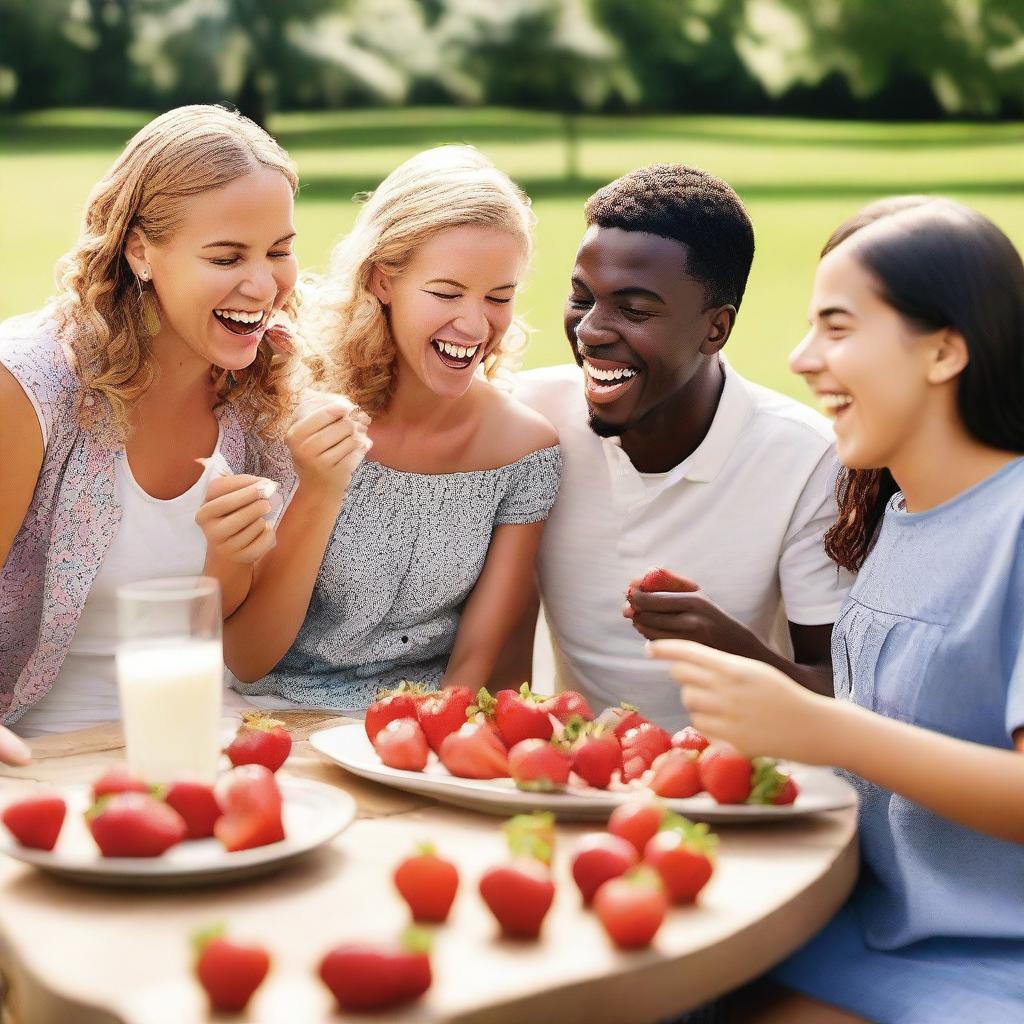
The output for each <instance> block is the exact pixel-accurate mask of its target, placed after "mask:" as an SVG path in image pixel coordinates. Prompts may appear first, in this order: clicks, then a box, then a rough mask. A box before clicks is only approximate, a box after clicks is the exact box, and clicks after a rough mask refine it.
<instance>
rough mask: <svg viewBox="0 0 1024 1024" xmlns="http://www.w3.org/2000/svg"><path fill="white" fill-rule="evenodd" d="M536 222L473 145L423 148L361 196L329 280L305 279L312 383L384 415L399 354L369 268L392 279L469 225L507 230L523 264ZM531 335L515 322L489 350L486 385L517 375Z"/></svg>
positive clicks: (303, 322)
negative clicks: (439, 240)
mask: <svg viewBox="0 0 1024 1024" xmlns="http://www.w3.org/2000/svg"><path fill="white" fill-rule="evenodd" d="M535 223H536V217H535V216H534V213H533V210H532V209H531V208H530V200H529V199H528V198H527V196H526V194H525V193H524V192H523V191H522V190H521V189H520V188H519V187H518V186H516V185H515V184H514V183H513V182H512V180H511V179H510V178H509V177H508V175H506V174H504V173H503V172H502V171H499V170H498V169H497V168H496V167H495V166H494V164H492V163H491V161H490V160H488V159H487V157H485V156H484V155H483V154H482V153H480V152H478V151H477V150H476V149H474V148H473V147H472V146H439V147H437V148H436V149H428V150H426V151H424V152H422V153H418V154H417V155H416V156H414V157H412V158H411V159H409V160H407V161H406V162H405V163H404V164H402V165H401V166H400V167H397V168H396V169H395V170H394V171H392V172H391V174H389V175H388V176H387V177H386V178H385V179H384V181H382V182H381V184H380V186H379V187H378V188H377V190H376V191H375V192H372V193H369V194H368V195H367V197H366V205H365V206H364V207H363V208H362V210H360V212H359V216H358V217H357V218H356V222H355V225H354V226H353V228H352V231H351V232H350V233H349V234H348V235H346V236H345V237H344V238H343V239H342V240H341V241H340V242H339V243H338V244H337V245H336V246H335V248H334V251H333V252H332V253H331V260H330V265H329V268H328V270H327V273H326V275H324V276H322V277H319V278H308V279H307V280H306V283H305V286H304V289H303V302H302V311H301V314H300V317H299V332H300V335H301V337H302V339H303V347H304V349H305V350H306V351H307V352H308V353H309V355H308V357H307V365H308V368H309V371H310V373H311V376H312V379H313V381H314V382H315V383H316V384H317V386H319V387H323V388H326V389H328V390H331V391H337V392H340V393H341V394H344V395H347V396H348V397H349V398H351V399H352V401H354V402H356V403H357V404H358V405H361V406H362V407H363V408H364V409H366V410H367V411H369V412H378V411H380V410H382V409H384V408H386V407H387V405H388V402H389V400H390V398H391V395H392V394H393V393H394V388H395V369H396V363H397V358H398V357H397V351H396V348H395V343H394V339H393V338H392V336H391V328H390V325H389V322H388V318H387V314H386V312H385V309H384V307H383V306H382V304H381V302H380V300H379V299H378V298H377V297H376V296H375V295H374V294H373V292H372V291H371V290H370V277H371V274H372V272H373V269H374V267H377V268H378V269H379V270H380V271H381V272H382V273H384V274H385V275H387V276H389V277H394V276H398V275H399V274H401V273H402V272H403V271H404V270H406V269H407V268H408V266H409V264H410V262H411V261H412V259H413V257H414V256H415V254H416V251H417V250H418V249H419V247H420V246H421V245H423V243H424V242H426V241H428V240H429V239H431V238H433V237H434V236H435V235H437V234H439V233H440V232H442V231H447V230H448V229H449V228H456V227H465V226H467V225H472V226H480V227H491V228H496V229H498V230H501V231H507V232H508V233H509V234H511V235H513V236H515V237H516V238H518V239H519V240H520V241H521V242H522V244H523V248H524V253H525V256H526V259H527V260H529V257H530V252H531V249H532V247H533V228H534V224H535ZM527 335H528V329H527V327H526V325H525V323H524V322H523V321H522V320H520V319H519V318H514V319H513V321H512V323H511V325H510V326H509V329H508V330H507V331H506V332H505V334H504V335H503V336H502V337H500V338H496V339H495V340H494V341H493V342H491V343H490V345H489V348H488V350H487V351H486V352H485V353H484V358H483V361H482V364H481V365H482V366H483V370H484V374H485V376H486V377H487V379H488V380H491V381H496V380H498V379H500V378H503V377H507V376H509V375H510V374H511V372H512V371H513V370H514V369H516V367H517V366H518V365H519V361H520V357H521V354H522V350H523V349H524V348H525V347H526V340H527Z"/></svg>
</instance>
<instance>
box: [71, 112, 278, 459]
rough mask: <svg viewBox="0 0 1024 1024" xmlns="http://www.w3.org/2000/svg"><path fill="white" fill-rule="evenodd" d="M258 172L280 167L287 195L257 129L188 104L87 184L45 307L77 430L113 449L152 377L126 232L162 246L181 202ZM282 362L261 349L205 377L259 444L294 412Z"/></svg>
mask: <svg viewBox="0 0 1024 1024" xmlns="http://www.w3.org/2000/svg"><path fill="white" fill-rule="evenodd" d="M261 166H262V167H269V168H272V169H274V170H278V171H280V172H281V173H282V174H283V175H284V176H285V178H286V179H287V180H288V183H289V184H290V185H291V188H292V193H293V194H294V192H295V190H296V189H297V188H298V174H297V172H296V169H295V165H294V164H293V163H292V160H291V158H290V157H289V156H288V154H287V153H286V152H285V151H284V150H283V149H282V148H281V147H280V146H279V145H278V144H277V143H276V142H275V141H274V140H273V139H272V138H271V137H270V136H269V135H268V134H267V133H266V132H265V131H264V130H263V129H262V128H260V127H259V126H258V125H257V124H255V123H254V122H253V121H250V120H249V119H248V118H246V117H243V116H242V115H241V114H238V113H235V112H233V111H230V110H227V109H225V108H223V107H219V106H207V105H193V106H186V107H178V108H177V109H175V110H170V111H168V112H167V113H166V114H162V115H161V116H160V117H158V118H156V119H155V120H153V121H150V122H149V124H147V125H146V126H145V127H144V128H142V129H141V130H140V131H139V132H138V133H137V134H136V135H135V136H134V137H133V138H132V139H131V140H130V141H129V143H128V145H127V146H126V147H125V149H124V151H123V152H122V153H121V155H120V156H119V157H118V158H117V160H116V161H115V162H114V164H113V166H112V167H111V168H110V170H109V171H107V173H106V175H105V176H104V177H103V178H102V179H101V180H100V181H99V182H98V183H97V184H96V186H95V187H94V188H93V190H92V192H91V194H90V195H89V199H88V201H87V203H86V208H85V216H84V219H83V223H82V230H81V233H80V234H79V237H78V241H77V242H76V243H75V245H74V247H73V248H72V249H71V251H70V252H68V253H67V255H65V256H64V257H63V258H62V259H61V261H60V262H59V263H58V265H57V289H58V290H57V294H56V296H55V298H54V300H53V305H54V312H55V313H56V316H57V323H58V330H59V333H60V337H61V340H62V343H63V345H64V347H65V351H66V352H67V354H68V359H69V362H70V364H71V366H72V367H73V369H74V370H75V372H76V374H77V375H78V377H79V379H80V381H81V384H82V389H81V394H80V397H79V403H78V420H79V423H80V424H81V426H82V427H83V428H84V429H87V430H89V431H90V432H92V433H93V434H95V435H96V436H98V437H100V438H102V439H104V440H106V441H107V442H109V443H111V444H117V443H123V441H124V440H125V438H126V437H127V436H128V433H129V413H130V409H131V406H132V404H133V403H134V402H136V401H137V400H138V399H139V397H140V396H141V395H142V394H143V393H144V392H145V391H146V389H147V388H149V387H150V385H151V384H152V383H153V381H154V379H155V377H156V365H155V362H154V359H153V356H152V351H151V344H150V334H149V332H148V331H147V330H146V327H145V325H144V322H143V302H142V293H141V291H140V284H139V282H138V281H137V279H136V278H135V275H134V274H133V273H132V270H131V268H130V266H129V265H128V261H127V259H126V258H125V243H126V241H127V239H128V235H129V232H131V230H132V229H133V228H138V229H139V230H141V231H142V233H143V234H144V235H145V236H146V237H147V238H148V239H149V240H150V241H152V242H155V243H157V244H159V243H161V242H163V241H166V240H167V239H168V238H170V237H171V236H172V235H173V233H174V232H175V230H176V229H177V228H178V226H179V225H180V223H181V221H182V219H183V216H184V211H185V208H186V206H187V204H188V202H189V200H190V198H191V197H193V196H196V195H199V194H200V193H203V192H207V191H209V190H210V189H216V188H222V187H224V186H225V185H228V184H230V183H231V182H232V181H235V180H236V179H238V178H241V177H243V176H244V175H246V174H249V173H251V172H252V171H254V170H257V169H258V168H259V167H261ZM295 308H296V300H295V298H294V295H293V296H291V297H290V298H289V300H288V302H287V303H286V304H285V307H284V309H283V310H282V314H283V316H284V317H286V318H287V317H291V316H293V315H294V313H295ZM292 362H295V363H297V362H298V361H297V360H291V359H289V358H288V357H287V356H282V355H280V354H276V353H275V352H274V351H273V350H272V349H271V347H270V345H269V343H268V341H264V342H263V343H261V344H260V346H259V348H258V350H257V354H256V358H255V360H254V361H253V363H252V364H251V365H250V366H248V367H247V368H246V369H244V370H240V371H236V372H234V373H233V374H227V373H224V372H223V371H221V370H220V368H218V367H214V368H213V370H212V371H211V372H212V373H213V374H214V380H215V381H216V382H217V385H218V388H217V391H218V396H219V398H220V400H221V401H226V402H230V403H232V405H234V406H235V407H236V409H237V410H238V412H239V416H240V419H241V420H242V421H243V423H244V424H245V425H246V427H248V428H249V429H252V430H255V431H256V432H257V433H259V434H260V435H261V436H263V437H264V438H267V439H269V438H272V437H274V436H277V435H279V434H280V432H281V429H282V427H283V423H284V420H285V418H286V416H287V414H288V413H289V411H290V410H291V409H292V408H293V406H294V404H295V398H294V390H295V382H294V381H293V371H292V368H291V365H290V364H291V363H292ZM97 398H99V399H101V400H100V401H96V400H95V399H97Z"/></svg>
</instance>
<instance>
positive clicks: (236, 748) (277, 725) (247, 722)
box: [224, 711, 292, 772]
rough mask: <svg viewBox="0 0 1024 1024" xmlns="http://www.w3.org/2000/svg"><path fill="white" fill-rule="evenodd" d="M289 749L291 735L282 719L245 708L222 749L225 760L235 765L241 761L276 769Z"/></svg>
mask: <svg viewBox="0 0 1024 1024" xmlns="http://www.w3.org/2000/svg"><path fill="white" fill-rule="evenodd" d="M291 751H292V737H291V734H290V733H289V732H288V730H287V729H286V728H285V727H284V722H279V721H278V720H277V719H276V718H271V717H270V716H269V715H265V714H264V713H263V712H262V711H246V712H245V713H244V714H243V715H242V724H241V726H239V729H238V732H237V733H236V734H235V738H234V739H233V740H232V741H231V743H230V744H229V745H228V748H227V750H225V751H224V752H225V753H226V754H227V755H228V760H229V761H230V762H231V763H232V764H233V765H235V767H238V766H239V765H242V764H261V765H263V767H264V768H267V769H269V770H270V771H272V772H276V771H277V770H278V768H280V767H281V765H283V764H284V763H285V761H286V760H287V759H288V755H289V754H290V753H291Z"/></svg>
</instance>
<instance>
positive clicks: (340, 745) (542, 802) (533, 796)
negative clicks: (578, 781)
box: [309, 722, 857, 824]
mask: <svg viewBox="0 0 1024 1024" xmlns="http://www.w3.org/2000/svg"><path fill="white" fill-rule="evenodd" d="M309 742H310V743H312V744H313V746H314V747H315V748H316V749H317V750H319V751H320V753H321V754H325V755H326V756H327V757H329V758H330V759H331V760H332V761H336V762H337V763H338V764H340V765H341V766H342V767H343V768H345V769H346V770H348V771H350V772H352V773H353V774H354V775H360V776H362V777H363V778H364V779H372V780H373V781H374V782H382V783H383V784H384V785H385V786H394V787H396V788H397V789H405V790H408V791H409V792H410V793H422V794H423V795H424V796H430V797H433V798H434V799H435V800H441V801H443V802H445V803H450V804H455V805H457V806H459V807H467V808H469V809H470V810H473V811H483V812H484V813H485V814H501V815H506V814H520V813H522V812H524V811H531V810H536V811H553V812H554V813H555V815H556V816H557V817H559V818H561V819H563V820H574V821H595V820H603V819H606V818H607V817H608V815H609V814H610V813H611V811H612V809H613V808H614V807H616V806H617V805H618V804H621V803H623V802H624V801H626V800H629V799H631V798H632V797H634V796H636V795H637V793H638V792H645V790H643V789H640V790H625V791H623V790H619V791H609V790H604V789H593V788H591V787H589V786H587V787H581V788H575V787H574V788H572V789H571V790H567V791H564V792H561V793H527V792H524V791H522V790H520V789H516V785H515V783H514V782H513V781H512V780H511V779H460V778H456V777H455V776H454V775H450V774H449V773H448V770H447V769H446V768H445V767H444V766H443V765H442V764H441V762H440V761H439V760H438V759H437V758H436V757H435V756H434V755H433V754H431V755H430V761H429V763H428V764H427V768H426V770H425V771H422V772H408V771H402V770H401V769H399V768H389V767H388V766H387V765H386V764H384V763H383V762H382V761H381V759H380V758H379V757H378V756H377V754H376V752H375V751H374V749H373V746H372V745H371V744H370V741H369V740H368V739H367V737H366V729H365V728H364V727H363V724H362V723H361V722H357V723H355V724H350V725H339V726H335V727H333V728H330V729H322V730H321V731H320V732H315V733H313V735H312V736H310V738H309ZM787 768H788V769H789V770H792V772H793V778H794V779H796V781H797V783H798V784H799V786H800V795H799V796H798V797H797V798H796V802H795V803H793V804H789V805H787V806H785V807H765V806H762V805H758V804H718V803H715V801H714V800H713V799H712V798H711V797H710V796H708V794H707V793H701V794H699V795H698V796H694V797H688V798H686V799H685V800H666V801H665V803H666V804H668V806H669V807H671V808H672V810H674V811H678V812H679V813H680V814H685V815H686V817H688V818H693V819H694V820H696V821H710V822H722V823H726V822H748V823H750V824H760V823H763V822H775V821H779V820H785V819H788V818H799V817H803V816H804V815H806V814H816V813H818V812H819V811H836V810H839V809H840V808H843V807H852V806H854V805H855V804H856V803H857V793H856V791H855V790H854V788H853V787H852V786H851V785H850V784H849V783H848V782H846V781H845V780H843V779H841V778H839V777H838V776H837V775H835V774H834V773H833V772H832V771H830V770H829V769H827V768H812V767H810V766H808V765H801V764H793V765H788V766H787Z"/></svg>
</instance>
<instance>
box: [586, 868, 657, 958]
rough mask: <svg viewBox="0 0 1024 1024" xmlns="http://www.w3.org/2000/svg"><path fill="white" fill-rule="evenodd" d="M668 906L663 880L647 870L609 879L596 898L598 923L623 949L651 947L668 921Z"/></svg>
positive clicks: (655, 873) (595, 905) (637, 869)
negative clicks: (666, 916)
mask: <svg viewBox="0 0 1024 1024" xmlns="http://www.w3.org/2000/svg"><path fill="white" fill-rule="evenodd" d="M668 905H669V904H668V896H667V895H666V894H665V887H664V885H662V882H661V878H660V877H659V876H658V874H657V872H655V871H652V870H651V869H650V868H643V867H641V868H636V869H635V870H633V871H630V872H629V873H628V874H625V875H622V876H620V877H618V878H612V879H609V880H608V881H607V882H605V883H604V885H602V886H601V888H600V889H598V890H597V893H596V894H595V896H594V912H595V913H596V914H597V919H598V920H599V921H600V922H601V926H602V927H603V928H604V930H605V932H606V933H607V935H608V937H609V938H610V939H611V940H612V942H614V943H615V945H616V946H618V947H619V948H620V949H643V948H645V947H646V946H649V945H650V944H651V942H652V941H653V940H654V936H655V935H657V934H658V929H659V928H660V927H661V924H662V922H663V921H664V920H665V914H666V913H667V912H668Z"/></svg>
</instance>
